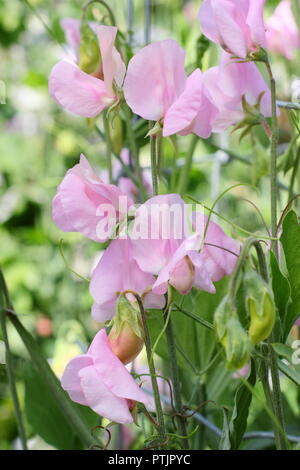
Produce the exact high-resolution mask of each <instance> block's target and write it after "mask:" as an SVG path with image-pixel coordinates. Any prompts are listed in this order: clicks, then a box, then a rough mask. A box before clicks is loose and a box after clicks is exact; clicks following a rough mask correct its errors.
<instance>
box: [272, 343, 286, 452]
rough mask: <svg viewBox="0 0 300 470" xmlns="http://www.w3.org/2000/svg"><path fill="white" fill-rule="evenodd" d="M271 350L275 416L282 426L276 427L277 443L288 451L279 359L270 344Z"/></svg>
mask: <svg viewBox="0 0 300 470" xmlns="http://www.w3.org/2000/svg"><path fill="white" fill-rule="evenodd" d="M268 349H269V365H270V372H271V378H272V401H273V410H274V414H275V416H276V418H277V420H278V423H279V424H280V427H278V426H274V434H275V442H276V447H277V449H278V450H286V449H288V444H287V439H286V433H285V426H284V414H283V405H282V396H281V390H280V379H279V372H278V366H277V357H276V353H275V351H274V349H273V347H272V345H271V344H270V341H269V344H268Z"/></svg>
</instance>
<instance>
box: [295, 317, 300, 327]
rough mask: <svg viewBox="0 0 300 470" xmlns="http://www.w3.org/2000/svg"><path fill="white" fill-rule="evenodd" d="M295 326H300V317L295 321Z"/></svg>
mask: <svg viewBox="0 0 300 470" xmlns="http://www.w3.org/2000/svg"><path fill="white" fill-rule="evenodd" d="M295 325H296V326H300V317H299V318H298V320H296V322H295Z"/></svg>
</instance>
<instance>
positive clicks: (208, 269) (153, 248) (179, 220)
mask: <svg viewBox="0 0 300 470" xmlns="http://www.w3.org/2000/svg"><path fill="white" fill-rule="evenodd" d="M151 206H153V208H154V209H156V210H154V211H151V210H149V208H151ZM145 207H147V211H145V210H144V208H145ZM161 207H162V208H163V211H162V212H161V215H162V216H161V217H158V216H157V214H158V212H159V211H160V208H161ZM175 207H177V208H178V209H177V210H178V213H177V215H175V212H174V210H175ZM180 213H181V216H180ZM170 216H172V217H171V218H168V217H170ZM187 218H189V214H188V212H187V211H186V209H185V205H184V201H183V200H182V199H181V198H180V196H179V195H177V194H169V195H162V196H154V197H153V198H151V199H149V200H148V201H147V202H146V203H145V204H144V205H142V206H140V207H139V209H138V210H137V213H136V222H135V223H136V224H137V225H140V224H145V225H147V224H148V226H149V227H150V230H151V231H153V229H155V231H156V233H157V234H158V236H157V237H156V239H153V238H152V239H147V240H143V239H139V238H136V237H135V239H134V240H133V242H132V243H133V246H134V250H133V256H134V257H135V260H136V261H137V264H138V266H139V267H140V268H141V269H142V271H144V272H147V273H151V274H155V275H157V279H156V281H155V283H154V284H153V287H152V291H153V293H154V294H157V295H163V294H165V293H166V292H167V289H168V284H170V285H172V286H173V287H175V289H177V290H178V291H179V292H180V293H181V294H182V295H185V294H187V293H188V292H189V291H190V290H191V288H192V287H193V286H195V287H197V288H199V289H202V290H205V291H207V292H210V293H214V292H215V286H214V284H213V283H214V282H217V281H219V280H220V279H222V277H224V276H225V275H230V274H231V273H232V271H233V269H234V267H235V264H236V260H237V257H238V255H239V246H238V244H237V243H236V242H235V241H234V240H233V239H231V238H229V237H228V236H226V235H225V233H224V232H223V230H222V229H221V227H219V226H218V225H217V224H216V223H214V222H212V221H210V222H209V224H208V228H207V231H206V235H205V237H204V233H205V228H206V225H207V217H206V216H205V215H204V214H201V213H198V212H197V213H196V214H193V216H192V217H191V218H192V220H191V223H189V221H188V220H186V219H187ZM167 223H168V224H169V227H168V232H169V237H165V236H164V231H165V227H164V225H165V224H167ZM191 224H192V225H194V226H195V227H196V228H197V231H195V232H194V233H193V230H192V225H191ZM189 227H190V233H189ZM134 232H135V227H133V233H134ZM149 253H150V254H151V255H150V256H149Z"/></svg>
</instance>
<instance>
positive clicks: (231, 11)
mask: <svg viewBox="0 0 300 470" xmlns="http://www.w3.org/2000/svg"><path fill="white" fill-rule="evenodd" d="M236 8H239V6H236V4H235V3H234V2H232V1H231V0H204V2H203V3H202V5H201V8H200V11H199V20H200V25H201V29H202V32H203V34H205V36H207V37H208V38H209V39H211V41H213V42H215V43H217V44H220V45H221V46H222V47H223V48H224V49H225V50H227V51H229V52H231V53H232V54H235V55H237V56H238V57H242V58H244V57H246V55H247V34H246V31H245V30H243V28H242V27H241V26H242V25H241V24H239V23H240V22H239V21H237V18H236Z"/></svg>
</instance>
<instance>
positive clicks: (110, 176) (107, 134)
mask: <svg viewBox="0 0 300 470" xmlns="http://www.w3.org/2000/svg"><path fill="white" fill-rule="evenodd" d="M103 124H104V134H105V142H106V161H107V168H108V180H109V182H110V183H112V182H113V168H112V158H111V156H112V148H111V139H110V129H109V118H108V114H107V112H106V111H105V112H104V113H103Z"/></svg>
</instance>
